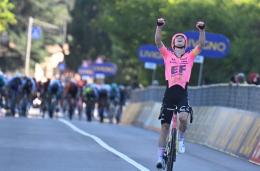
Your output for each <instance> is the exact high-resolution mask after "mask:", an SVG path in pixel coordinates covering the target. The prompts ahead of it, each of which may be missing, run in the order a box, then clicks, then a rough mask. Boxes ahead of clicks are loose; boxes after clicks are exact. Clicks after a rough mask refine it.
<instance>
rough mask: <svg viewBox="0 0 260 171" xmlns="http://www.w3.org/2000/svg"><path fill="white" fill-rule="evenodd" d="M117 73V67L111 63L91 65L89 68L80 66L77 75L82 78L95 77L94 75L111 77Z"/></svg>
mask: <svg viewBox="0 0 260 171" xmlns="http://www.w3.org/2000/svg"><path fill="white" fill-rule="evenodd" d="M116 72H117V66H116V65H115V64H113V63H100V64H96V63H95V64H92V65H90V66H87V67H84V66H81V67H80V68H79V69H78V73H79V74H80V75H82V76H83V75H84V76H91V77H93V76H95V75H96V74H104V75H105V76H113V75H115V74H116Z"/></svg>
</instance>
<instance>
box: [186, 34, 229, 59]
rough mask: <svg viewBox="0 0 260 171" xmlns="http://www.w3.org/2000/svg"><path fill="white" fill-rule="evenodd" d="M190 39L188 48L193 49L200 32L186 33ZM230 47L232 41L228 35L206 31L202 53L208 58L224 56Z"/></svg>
mask: <svg viewBox="0 0 260 171" xmlns="http://www.w3.org/2000/svg"><path fill="white" fill-rule="evenodd" d="M184 34H185V35H186V36H187V37H188V39H189V46H188V49H187V50H191V49H193V48H194V47H195V46H196V44H197V41H198V39H199V32H195V31H189V32H185V33H184ZM229 49H230V42H229V39H228V38H227V37H225V36H224V35H222V34H215V33H208V32H206V41H205V46H204V48H203V50H202V52H201V53H200V55H202V56H205V57H206V58H208V57H209V58H224V57H225V56H226V55H227V53H228V51H229Z"/></svg>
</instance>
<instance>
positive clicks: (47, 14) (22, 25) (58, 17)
mask: <svg viewBox="0 0 260 171" xmlns="http://www.w3.org/2000/svg"><path fill="white" fill-rule="evenodd" d="M12 2H13V4H14V5H15V9H14V13H15V15H16V18H17V24H16V25H15V26H11V27H10V29H9V31H8V32H9V35H10V41H12V42H13V43H15V45H16V49H17V50H18V51H19V52H20V54H22V55H23V56H24V54H25V51H26V41H27V29H28V28H27V27H28V20H29V17H30V16H31V17H34V18H36V19H38V20H41V21H44V22H47V23H51V24H54V25H58V26H60V27H61V30H62V25H64V24H65V23H66V22H69V21H70V15H69V10H70V9H71V8H72V4H71V3H72V2H73V1H69V0H37V1H35V0H23V1H21V0H12ZM50 7H51V8H50ZM36 24H37V23H36ZM36 24H35V25H36ZM35 25H34V26H35ZM41 28H42V36H41V39H39V40H33V41H32V52H31V59H32V60H31V66H34V63H35V62H40V61H42V60H43V59H44V57H46V56H48V53H47V51H46V49H45V46H46V45H49V44H55V43H56V44H57V43H62V42H63V33H62V31H60V32H57V30H56V31H54V30H51V29H49V28H44V27H41ZM20 67H23V66H20V65H19V66H17V68H20Z"/></svg>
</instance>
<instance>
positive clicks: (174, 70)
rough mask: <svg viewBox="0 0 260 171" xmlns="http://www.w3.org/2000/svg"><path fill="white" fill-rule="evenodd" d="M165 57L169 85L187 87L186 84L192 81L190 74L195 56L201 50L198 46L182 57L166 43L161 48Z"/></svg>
mask: <svg viewBox="0 0 260 171" xmlns="http://www.w3.org/2000/svg"><path fill="white" fill-rule="evenodd" d="M159 50H160V53H161V55H162V56H163V59H164V65H165V79H166V80H167V81H168V86H169V87H172V86H174V85H180V86H181V87H183V88H184V89H185V87H186V84H187V83H188V82H189V81H190V75H191V70H192V66H193V63H194V59H195V56H196V55H197V54H198V53H199V52H200V48H199V47H198V46H197V47H195V49H193V50H192V51H191V52H187V53H185V54H184V55H183V56H182V57H181V58H178V57H176V56H175V54H174V53H173V52H171V51H169V50H168V49H167V48H166V47H165V46H164V45H163V46H162V47H161V48H160V49H159Z"/></svg>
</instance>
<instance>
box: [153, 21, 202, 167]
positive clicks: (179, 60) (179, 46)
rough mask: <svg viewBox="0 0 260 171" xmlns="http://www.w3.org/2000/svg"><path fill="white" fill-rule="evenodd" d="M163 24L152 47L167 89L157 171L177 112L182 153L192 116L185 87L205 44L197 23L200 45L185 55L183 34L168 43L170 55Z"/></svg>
mask: <svg viewBox="0 0 260 171" xmlns="http://www.w3.org/2000/svg"><path fill="white" fill-rule="evenodd" d="M165 24H166V22H165V20H164V19H163V18H159V19H157V27H156V32H155V44H156V46H157V47H158V49H159V51H160V54H161V56H162V57H163V60H164V65H165V79H166V81H167V88H166V90H165V93H164V98H163V102H162V107H161V112H160V116H159V119H160V120H161V132H160V139H159V149H158V161H157V164H156V167H157V168H158V169H161V168H162V166H163V164H162V162H163V155H164V152H165V147H166V139H167V136H168V134H169V128H170V123H171V120H172V116H173V110H172V109H175V108H176V111H177V113H178V117H179V134H178V135H179V136H178V144H179V147H178V150H179V153H184V152H185V146H184V133H185V131H186V128H187V120H188V117H189V115H190V114H191V113H192V108H191V107H190V106H189V103H188V91H187V87H188V83H189V80H190V75H191V70H192V66H193V63H194V59H195V57H196V56H197V55H198V54H199V53H200V52H201V49H202V47H203V46H204V42H205V29H204V28H205V24H204V22H202V21H199V22H197V24H196V28H197V29H198V30H199V41H198V44H197V45H196V47H195V48H194V49H192V50H191V51H190V52H185V50H186V48H187V46H188V39H187V37H186V35H185V34H183V33H177V34H175V35H173V37H172V40H171V48H172V51H170V50H168V49H167V48H166V47H165V45H164V44H163V42H162V36H161V35H162V28H163V26H164V25H165Z"/></svg>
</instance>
